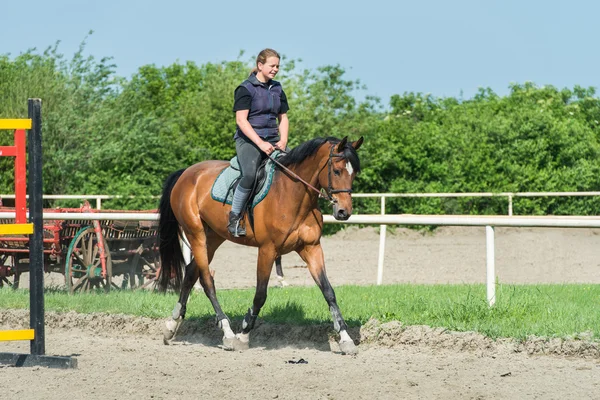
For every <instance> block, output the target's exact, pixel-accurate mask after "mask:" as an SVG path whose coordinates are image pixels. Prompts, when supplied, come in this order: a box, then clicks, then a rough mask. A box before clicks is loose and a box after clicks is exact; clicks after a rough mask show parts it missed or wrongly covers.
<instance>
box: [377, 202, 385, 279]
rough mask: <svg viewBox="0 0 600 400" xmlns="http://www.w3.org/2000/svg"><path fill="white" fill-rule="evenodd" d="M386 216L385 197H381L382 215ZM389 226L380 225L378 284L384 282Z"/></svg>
mask: <svg viewBox="0 0 600 400" xmlns="http://www.w3.org/2000/svg"><path fill="white" fill-rule="evenodd" d="M384 214H385V197H384V196H381V215H384ZM386 230H387V225H379V260H378V261H377V284H378V285H381V283H382V282H383V259H384V256H385V232H386Z"/></svg>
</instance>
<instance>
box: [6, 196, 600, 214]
mask: <svg viewBox="0 0 600 400" xmlns="http://www.w3.org/2000/svg"><path fill="white" fill-rule="evenodd" d="M594 196H600V192H499V193H494V192H473V193H354V194H352V197H356V198H379V199H380V202H381V209H380V211H381V214H386V209H385V207H386V204H385V199H387V198H460V197H505V198H506V199H507V202H508V210H507V215H509V216H511V215H513V200H514V198H516V197H594ZM14 198H15V195H14V194H0V205H1V202H2V199H14ZM135 198H146V199H159V198H160V196H134V195H131V196H121V195H110V194H91V195H85V194H45V195H44V200H95V201H96V209H98V210H101V209H102V200H111V199H135Z"/></svg>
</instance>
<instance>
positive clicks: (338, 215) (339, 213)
mask: <svg viewBox="0 0 600 400" xmlns="http://www.w3.org/2000/svg"><path fill="white" fill-rule="evenodd" d="M333 218H335V219H337V220H338V221H346V220H347V219H348V218H350V213H349V212H348V211H346V209H345V208H339V209H338V208H337V207H334V210H333Z"/></svg>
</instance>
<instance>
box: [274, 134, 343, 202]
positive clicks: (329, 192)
mask: <svg viewBox="0 0 600 400" xmlns="http://www.w3.org/2000/svg"><path fill="white" fill-rule="evenodd" d="M334 147H335V144H334V145H333V146H331V150H330V151H329V159H328V160H327V168H328V171H327V178H328V182H327V190H326V191H325V193H323V189H321V190H319V189H317V188H316V187H314V186H313V185H311V184H310V183H308V182H306V181H305V180H304V179H302V178H300V177H299V176H298V174H296V173H295V172H293V171H292V170H290V169H289V168H287V167H286V166H285V165H283V164H281V163H280V162H279V161H277V160H276V159H275V158H273V157H271V155H270V154H267V157H269V159H271V161H273V162H274V163H275V164H277V165H278V166H279V167H281V168H282V169H283V170H285V171H286V172H287V173H289V174H290V175H292V176H293V177H294V178H296V179H298V180H299V181H300V182H302V183H303V184H304V185H306V187H308V188H309V189H312V190H314V191H315V192H317V193H318V194H319V197H320V198H323V199H325V200H327V201H328V202H329V203H330V204H331V205H334V204H336V203H337V202H338V201H337V199H334V198H333V196H332V194H334V193H352V189H333V187H332V186H331V170H332V169H333V167H332V165H331V164H332V163H331V160H332V159H333V157H343V156H344V155H343V154H342V153H334V152H333V149H334ZM281 152H282V153H285V151H283V150H281Z"/></svg>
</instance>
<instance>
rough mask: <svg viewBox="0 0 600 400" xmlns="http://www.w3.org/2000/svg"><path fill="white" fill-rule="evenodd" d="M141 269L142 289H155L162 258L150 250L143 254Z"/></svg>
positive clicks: (140, 280) (139, 275)
mask: <svg viewBox="0 0 600 400" xmlns="http://www.w3.org/2000/svg"><path fill="white" fill-rule="evenodd" d="M141 258H142V263H141V268H140V269H139V270H138V279H139V282H140V287H142V288H149V289H153V288H155V287H156V281H157V280H158V275H160V257H159V256H158V254H157V252H156V251H154V250H150V251H148V252H147V253H145V254H142V257H141Z"/></svg>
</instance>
